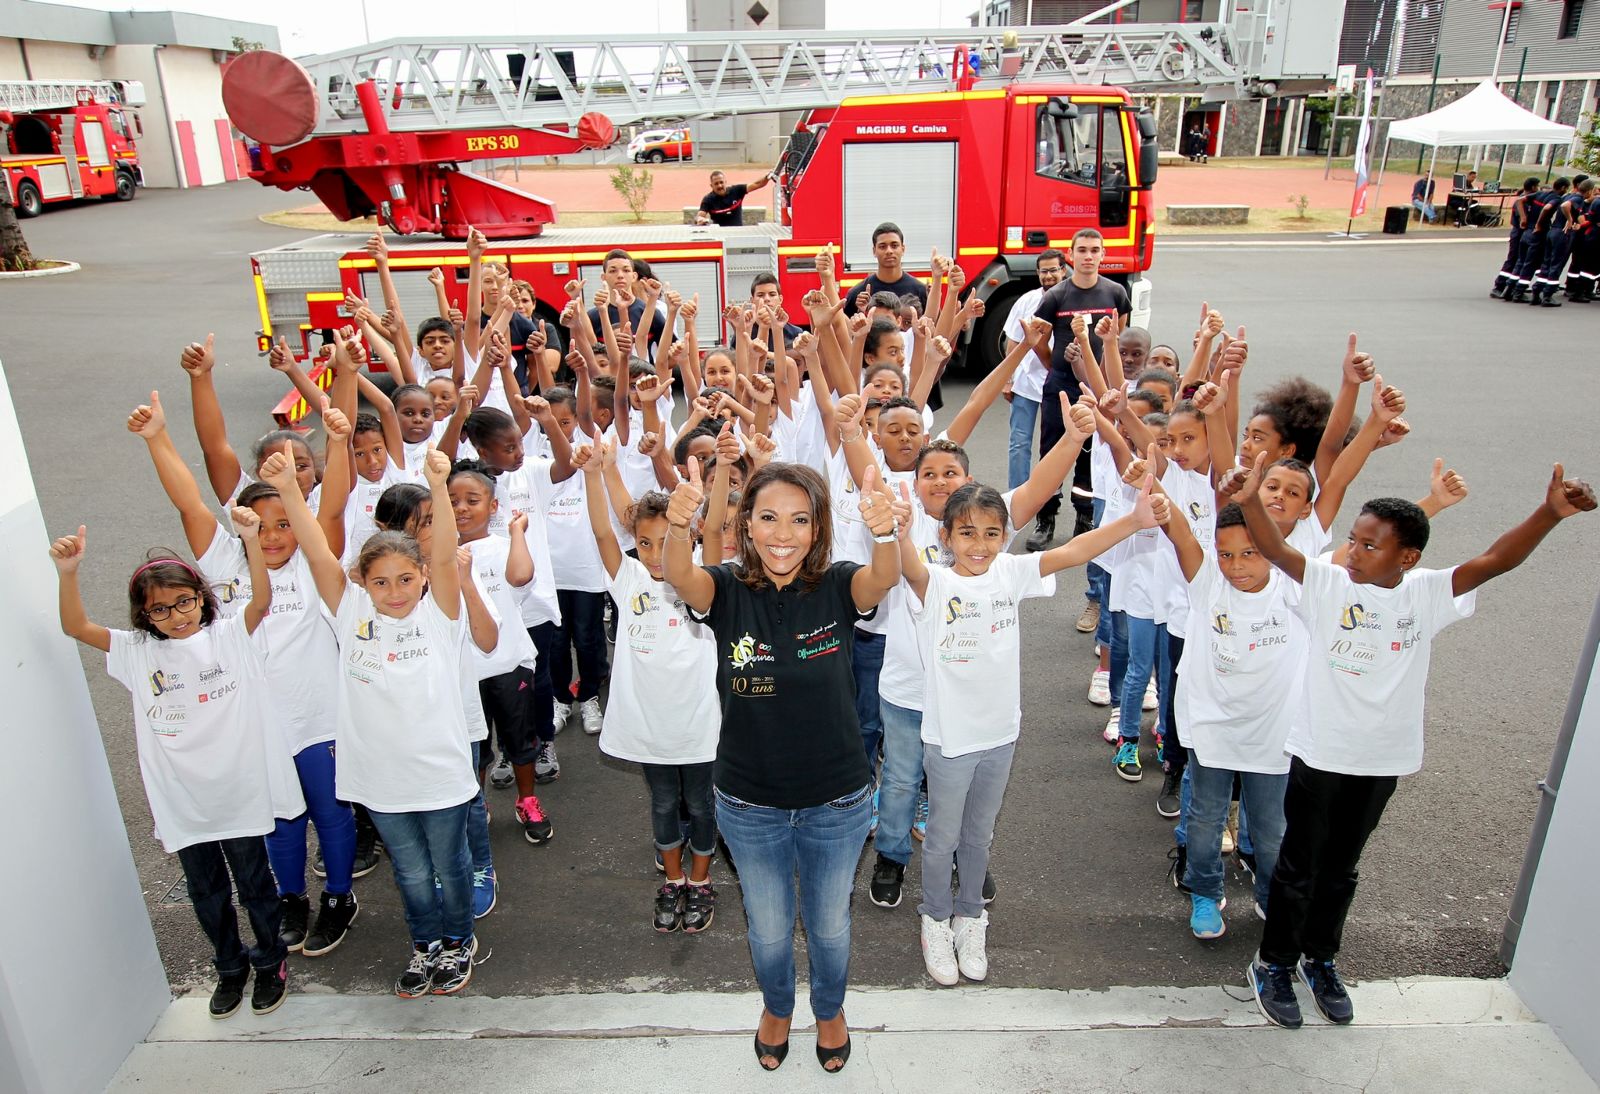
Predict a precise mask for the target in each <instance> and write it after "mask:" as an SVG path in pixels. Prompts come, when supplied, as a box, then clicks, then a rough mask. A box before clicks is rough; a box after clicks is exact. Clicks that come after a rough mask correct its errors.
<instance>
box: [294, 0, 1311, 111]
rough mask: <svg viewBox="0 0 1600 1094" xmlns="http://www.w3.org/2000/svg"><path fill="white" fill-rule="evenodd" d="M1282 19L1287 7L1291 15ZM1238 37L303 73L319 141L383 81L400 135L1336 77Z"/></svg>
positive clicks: (331, 63) (936, 35) (791, 42)
mask: <svg viewBox="0 0 1600 1094" xmlns="http://www.w3.org/2000/svg"><path fill="white" fill-rule="evenodd" d="M1278 6H1279V7H1283V5H1282V4H1281V3H1280V4H1279V5H1278ZM1239 7H1240V8H1241V9H1242V10H1241V14H1240V15H1239V17H1238V19H1237V20H1236V22H1235V23H1232V24H1230V23H1127V24H1115V25H1101V24H1084V23H1078V24H1070V25H1067V26H1059V27H984V28H974V29H971V30H913V31H886V32H881V33H880V32H870V33H862V32H854V31H807V32H803V33H796V32H779V31H759V32H749V33H739V34H705V33H692V34H684V35H680V36H678V37H676V38H674V39H672V40H670V41H663V40H662V39H661V38H660V36H657V35H640V34H635V35H617V36H615V37H612V38H609V39H607V40H605V41H597V40H595V39H593V38H577V37H572V38H539V39H532V38H510V37H503V38H487V39H482V38H441V39H432V40H415V39H411V40H407V39H392V40H389V41H385V42H379V43H375V44H373V45H368V46H360V47H357V48H353V49H348V50H343V51H340V52H337V53H327V54H322V55H320V56H316V57H311V58H307V59H305V60H304V61H302V64H303V65H304V66H305V68H306V70H307V71H308V72H309V73H310V74H311V77H312V79H313V81H314V82H315V84H316V92H317V97H318V100H319V106H320V110H319V119H318V121H317V123H316V126H315V128H314V129H313V130H312V131H311V132H312V133H314V134H317V135H335V134H344V133H359V132H362V131H364V130H366V128H367V120H366V118H365V116H364V114H363V111H362V107H361V103H360V100H359V97H358V94H357V88H358V87H359V86H360V85H361V84H362V83H364V82H366V81H369V80H370V81H373V82H375V83H377V84H378V85H379V86H380V87H381V88H382V89H384V94H383V97H382V106H383V115H384V119H385V121H386V122H387V124H388V126H389V127H390V129H392V130H394V131H397V132H416V131H424V130H435V129H448V128H472V127H480V126H483V127H495V126H518V127H540V126H548V125H557V124H562V125H573V124H576V123H577V122H578V120H579V119H580V118H582V117H583V116H584V115H586V114H589V113H590V112H592V111H600V112H603V113H604V114H605V115H606V116H607V117H608V118H610V119H611V121H612V122H613V123H615V124H617V125H626V124H629V123H632V122H640V121H649V120H653V119H659V118H664V117H680V118H697V117H711V116H717V115H728V114H745V113H753V112H766V111H780V110H807V109H815V108H820V107H826V106H832V105H837V104H838V103H839V102H841V101H842V100H844V99H846V98H849V97H852V96H861V95H896V94H905V93H907V92H912V91H931V90H939V89H948V88H951V87H954V86H956V85H957V83H958V82H959V81H960V80H961V79H962V78H963V76H964V75H967V74H964V73H962V72H960V71H958V67H959V66H958V62H957V61H956V58H957V56H958V54H960V53H963V52H964V53H965V55H966V56H968V57H970V58H972V59H973V62H974V63H973V66H972V72H971V73H970V77H971V81H972V82H971V86H976V87H987V86H998V85H1000V84H1004V83H1009V82H1011V81H1013V80H1023V81H1030V80H1056V81H1060V82H1064V83H1074V84H1114V85H1117V86H1120V87H1125V88H1127V89H1128V90H1130V91H1134V92H1138V91H1154V90H1158V89H1159V90H1166V91H1172V90H1181V89H1193V90H1194V91H1196V92H1197V93H1201V94H1205V95H1207V96H1208V97H1214V98H1241V97H1246V96H1249V95H1252V94H1258V95H1259V94H1267V95H1270V94H1275V93H1277V91H1278V90H1279V89H1280V88H1283V87H1285V85H1286V84H1293V83H1295V82H1296V80H1298V79H1309V80H1311V81H1312V82H1314V83H1319V84H1326V82H1327V75H1326V74H1325V73H1320V74H1319V73H1292V72H1273V71H1271V67H1272V66H1271V63H1270V58H1269V57H1268V56H1267V53H1268V47H1269V46H1270V44H1271V42H1272V41H1273V39H1274V37H1275V36H1278V35H1283V34H1286V33H1287V27H1286V26H1276V25H1275V24H1274V23H1273V21H1272V19H1271V18H1270V16H1269V15H1268V12H1269V11H1270V10H1271V8H1272V5H1271V3H1270V0H1259V2H1255V3H1251V2H1250V0H1242V2H1241V3H1240V4H1239Z"/></svg>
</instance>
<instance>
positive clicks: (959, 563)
mask: <svg viewBox="0 0 1600 1094" xmlns="http://www.w3.org/2000/svg"><path fill="white" fill-rule="evenodd" d="M1151 485H1152V484H1151V482H1149V481H1147V482H1146V483H1145V485H1144V487H1143V489H1142V491H1141V494H1140V497H1139V500H1138V501H1137V502H1136V503H1135V505H1134V507H1133V510H1132V512H1130V513H1128V514H1127V515H1126V516H1124V517H1121V518H1119V519H1117V520H1115V521H1112V522H1109V523H1107V524H1106V525H1104V526H1102V527H1101V528H1098V529H1095V530H1094V531H1092V532H1087V533H1084V534H1083V535H1079V536H1075V537H1073V539H1072V541H1071V542H1069V543H1067V544H1064V545H1062V546H1060V547H1057V548H1055V549H1054V550H1050V551H1046V552H1043V553H1041V554H1034V555H1012V554H1007V553H1006V551H1005V545H1006V541H1007V530H1008V525H1009V521H1010V514H1009V512H1008V510H1007V506H1006V502H1005V499H1003V498H1002V497H1001V496H1000V494H999V492H998V491H996V490H995V489H994V488H993V487H988V486H983V485H981V484H979V483H968V484H967V485H965V486H962V487H961V488H960V489H958V490H956V491H955V492H954V493H953V494H951V495H950V498H949V500H948V501H946V502H945V507H944V521H943V526H942V528H941V530H940V536H939V538H940V542H941V544H942V545H943V547H944V549H945V551H946V552H947V553H948V557H949V558H950V564H949V565H948V566H945V565H940V564H934V565H931V566H930V565H928V564H927V563H925V562H924V561H923V557H922V554H921V552H920V551H918V550H917V548H916V544H915V543H914V541H913V540H912V538H911V534H910V531H911V530H910V528H909V526H908V524H909V522H907V521H904V520H902V521H901V522H900V525H901V527H900V565H901V570H902V574H903V576H904V578H905V585H906V588H907V590H908V593H909V595H910V596H911V597H912V612H913V614H914V615H915V616H916V618H917V620H918V627H919V630H918V634H919V637H920V638H921V642H922V649H923V656H924V663H925V666H926V668H925V677H924V681H925V683H924V696H923V714H922V740H923V745H924V749H923V761H922V762H923V770H924V772H925V773H926V775H927V779H928V834H927V838H926V839H925V840H924V841H923V848H922V854H923V858H922V903H921V905H920V906H919V907H918V909H917V910H918V912H919V913H920V915H921V919H922V951H923V960H924V962H925V964H926V965H927V968H928V973H929V975H930V976H932V977H933V979H934V980H935V981H936V982H937V983H940V984H946V985H949V984H954V983H955V982H956V981H957V979H958V978H959V976H960V975H962V974H965V975H966V977H967V978H968V979H969V980H982V979H984V978H985V977H986V976H987V975H988V957H987V954H986V952H985V948H984V936H985V932H986V931H987V929H988V923H989V914H988V912H987V911H986V910H985V909H984V906H983V879H984V876H985V875H986V873H987V872H988V864H989V845H990V843H991V842H992V841H993V839H994V822H995V818H996V817H997V816H998V815H999V813H1000V804H1001V801H1002V799H1003V798H1004V795H1005V788H1006V783H1007V781H1008V779H1009V777H1010V773H1011V759H1012V753H1013V752H1014V750H1015V746H1016V740H1017V737H1018V734H1019V733H1020V731H1021V727H1022V707H1021V699H1022V661H1021V641H1020V628H1019V622H1020V608H1019V603H1020V601H1022V600H1024V599H1027V598H1029V597H1036V596H1049V595H1051V594H1052V593H1053V592H1054V591H1055V579H1054V576H1053V575H1054V574H1055V573H1056V571H1058V570H1064V569H1066V568H1067V567H1069V566H1075V565H1083V564H1084V563H1086V562H1087V561H1088V560H1089V559H1091V558H1094V557H1095V556H1096V555H1098V554H1100V552H1102V551H1103V550H1105V549H1106V548H1107V547H1109V546H1110V545H1111V544H1113V543H1116V542H1118V541H1119V540H1122V539H1126V538H1127V537H1128V536H1130V535H1132V534H1133V533H1134V532H1135V531H1137V530H1138V529H1139V528H1141V527H1153V526H1154V525H1155V523H1156V514H1155V511H1154V510H1153V508H1152V504H1151V501H1150V490H1151ZM953 866H959V868H960V871H961V890H960V892H959V893H958V894H957V895H956V897H955V899H954V901H952V899H951V894H950V886H951V873H952V867H953ZM952 917H953V918H952Z"/></svg>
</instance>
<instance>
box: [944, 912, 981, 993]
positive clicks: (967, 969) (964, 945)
mask: <svg viewBox="0 0 1600 1094" xmlns="http://www.w3.org/2000/svg"><path fill="white" fill-rule="evenodd" d="M988 930H989V913H988V912H984V913H983V914H982V915H980V916H979V917H978V918H977V919H968V918H967V917H966V916H960V915H958V916H955V917H954V918H952V919H951V920H950V934H951V936H952V939H953V941H954V942H955V947H956V964H957V966H958V967H959V968H960V969H961V975H962V976H965V977H966V978H967V979H968V980H982V979H983V978H985V977H986V976H988V975H989V954H988V953H987V952H986V951H985V950H984V940H985V937H986V935H987V933H988Z"/></svg>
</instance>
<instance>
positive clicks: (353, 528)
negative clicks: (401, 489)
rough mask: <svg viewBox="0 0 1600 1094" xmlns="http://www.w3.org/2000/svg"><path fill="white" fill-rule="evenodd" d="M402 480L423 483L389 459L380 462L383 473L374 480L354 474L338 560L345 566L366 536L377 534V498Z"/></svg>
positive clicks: (365, 540) (357, 552)
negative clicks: (342, 547) (375, 517)
mask: <svg viewBox="0 0 1600 1094" xmlns="http://www.w3.org/2000/svg"><path fill="white" fill-rule="evenodd" d="M406 482H410V483H423V485H426V483H425V482H424V481H423V478H422V476H421V475H420V474H414V473H413V472H410V471H403V470H401V469H400V468H398V467H396V466H395V465H394V461H393V460H392V459H391V460H386V461H385V462H384V465H383V474H382V475H379V476H378V478H377V479H376V480H372V479H366V478H363V477H362V476H360V475H357V476H356V483H355V486H353V487H351V489H350V497H349V500H347V501H346V502H345V503H344V555H343V557H342V558H340V560H339V561H340V563H341V564H343V565H344V566H345V567H346V568H348V567H350V566H352V565H354V564H355V560H356V556H357V555H359V554H360V553H361V548H363V547H365V546H366V545H367V540H369V539H371V538H372V537H373V536H375V535H377V534H378V522H377V521H375V520H374V519H373V518H372V514H373V513H374V512H376V511H377V508H378V499H379V498H381V497H383V492H384V491H385V490H387V489H389V487H391V486H398V485H400V484H401V483H406Z"/></svg>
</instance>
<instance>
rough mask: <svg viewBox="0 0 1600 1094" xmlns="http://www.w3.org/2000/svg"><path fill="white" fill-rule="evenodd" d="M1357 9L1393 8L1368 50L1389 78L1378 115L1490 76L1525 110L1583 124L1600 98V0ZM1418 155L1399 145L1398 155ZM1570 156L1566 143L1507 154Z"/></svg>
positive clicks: (1445, 0)
mask: <svg viewBox="0 0 1600 1094" xmlns="http://www.w3.org/2000/svg"><path fill="white" fill-rule="evenodd" d="M1350 7H1351V8H1356V7H1365V8H1373V9H1380V8H1381V9H1387V10H1386V11H1384V12H1382V13H1380V14H1382V15H1387V16H1388V20H1387V27H1386V30H1379V29H1377V28H1376V27H1375V30H1374V33H1373V34H1372V35H1371V39H1372V47H1371V51H1370V52H1371V56H1372V60H1373V61H1374V62H1376V63H1373V64H1372V69H1373V71H1374V73H1376V74H1377V75H1379V76H1381V77H1383V101H1382V108H1381V110H1380V111H1379V113H1381V114H1383V115H1384V116H1386V117H1388V118H1391V119H1394V120H1399V119H1401V118H1411V117H1415V116H1416V115H1418V114H1425V113H1427V112H1428V111H1429V110H1436V109H1438V108H1439V107H1441V106H1444V105H1445V104H1446V103H1449V102H1452V101H1454V100H1455V99H1458V98H1460V97H1461V96H1462V95H1465V94H1466V93H1467V92H1469V91H1471V90H1472V89H1473V88H1474V87H1476V86H1477V85H1478V84H1480V83H1482V82H1483V81H1484V80H1485V79H1487V78H1489V77H1490V76H1491V75H1494V76H1495V81H1496V83H1497V84H1498V86H1499V87H1500V90H1501V91H1503V92H1505V93H1506V95H1508V96H1509V97H1511V98H1513V99H1515V100H1516V101H1517V102H1518V103H1519V104H1520V105H1522V106H1523V107H1525V108H1527V109H1528V110H1531V111H1533V112H1534V113H1535V114H1538V115H1539V116H1540V117H1542V118H1548V119H1550V120H1552V121H1557V122H1561V123H1563V124H1564V125H1574V126H1578V127H1579V128H1580V129H1582V128H1583V126H1584V124H1586V119H1587V118H1589V117H1592V116H1593V113H1594V111H1595V109H1596V105H1597V100H1600V0H1594V2H1592V3H1590V4H1587V5H1585V3H1584V0H1526V2H1524V0H1389V2H1388V3H1378V2H1374V0H1368V2H1366V3H1360V2H1359V0H1353V2H1352V3H1351V4H1350ZM1374 22H1376V20H1375V21H1374ZM1346 23H1347V26H1348V24H1349V14H1348V11H1347V16H1346ZM1341 53H1342V51H1341ZM1497 58H1498V65H1497V63H1496V62H1497ZM1343 59H1345V58H1344V57H1343V56H1341V60H1343ZM1350 63H1357V61H1356V59H1355V58H1353V57H1352V58H1351V59H1350ZM1436 68H1437V72H1438V75H1437V79H1436V78H1435V75H1434V73H1435V69H1436ZM1430 103H1431V104H1432V105H1431V106H1430V105H1429V104H1430ZM1382 137H1383V128H1382V127H1380V128H1379V130H1378V138H1379V139H1380V140H1381V139H1382ZM1416 152H1417V148H1416V146H1415V145H1412V144H1408V143H1403V142H1396V143H1395V145H1394V148H1393V150H1392V152H1391V155H1392V156H1393V157H1399V158H1402V159H1403V158H1404V157H1405V156H1407V155H1415V154H1416ZM1566 156H1567V150H1566V149H1563V148H1538V147H1531V146H1530V147H1527V148H1523V149H1518V148H1517V147H1516V146H1515V145H1513V146H1512V147H1511V149H1510V153H1509V158H1510V161H1511V162H1514V163H1515V162H1521V163H1545V164H1554V163H1561V162H1562V161H1563V160H1565V159H1566Z"/></svg>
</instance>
